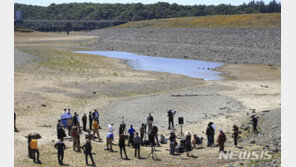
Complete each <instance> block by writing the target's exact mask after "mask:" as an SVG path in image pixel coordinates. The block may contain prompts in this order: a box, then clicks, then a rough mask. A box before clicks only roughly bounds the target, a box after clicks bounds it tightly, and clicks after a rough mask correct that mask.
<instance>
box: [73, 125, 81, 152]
mask: <svg viewBox="0 0 296 167" xmlns="http://www.w3.org/2000/svg"><path fill="white" fill-rule="evenodd" d="M71 135H72V137H73V151H75V150H76V149H75V148H76V147H77V148H78V150H77V151H78V152H80V141H79V133H78V130H77V127H76V126H73V127H72V131H71Z"/></svg>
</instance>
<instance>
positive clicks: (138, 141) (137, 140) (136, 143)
mask: <svg viewBox="0 0 296 167" xmlns="http://www.w3.org/2000/svg"><path fill="white" fill-rule="evenodd" d="M134 147H135V158H136V157H137V152H138V158H139V159H140V158H141V157H140V147H141V137H140V136H139V133H138V132H136V136H135V137H134Z"/></svg>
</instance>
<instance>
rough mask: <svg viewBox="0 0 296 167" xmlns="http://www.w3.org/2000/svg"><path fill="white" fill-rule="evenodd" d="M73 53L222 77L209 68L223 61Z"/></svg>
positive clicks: (196, 75)
mask: <svg viewBox="0 0 296 167" xmlns="http://www.w3.org/2000/svg"><path fill="white" fill-rule="evenodd" d="M75 53H84V54H92V55H100V56H105V57H112V58H118V59H123V60H126V63H127V64H128V65H129V66H131V68H133V69H135V70H143V71H158V72H168V73H174V74H179V75H184V76H188V77H192V78H200V79H204V80H222V79H223V77H221V76H220V74H221V72H218V71H213V70H211V69H213V68H216V67H219V66H221V65H223V63H215V62H206V61H200V60H188V59H176V58H164V57H152V56H142V55H137V54H134V53H129V52H121V51H75Z"/></svg>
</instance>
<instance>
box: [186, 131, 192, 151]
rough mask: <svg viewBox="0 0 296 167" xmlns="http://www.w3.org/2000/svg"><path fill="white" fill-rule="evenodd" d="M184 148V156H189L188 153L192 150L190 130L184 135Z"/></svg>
mask: <svg viewBox="0 0 296 167" xmlns="http://www.w3.org/2000/svg"><path fill="white" fill-rule="evenodd" d="M185 148H186V156H189V153H190V152H191V150H192V145H191V134H190V132H186V137H185Z"/></svg>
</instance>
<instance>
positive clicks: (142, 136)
mask: <svg viewBox="0 0 296 167" xmlns="http://www.w3.org/2000/svg"><path fill="white" fill-rule="evenodd" d="M144 134H145V125H144V124H142V126H141V128H140V135H141V144H142V143H143V138H144Z"/></svg>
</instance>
